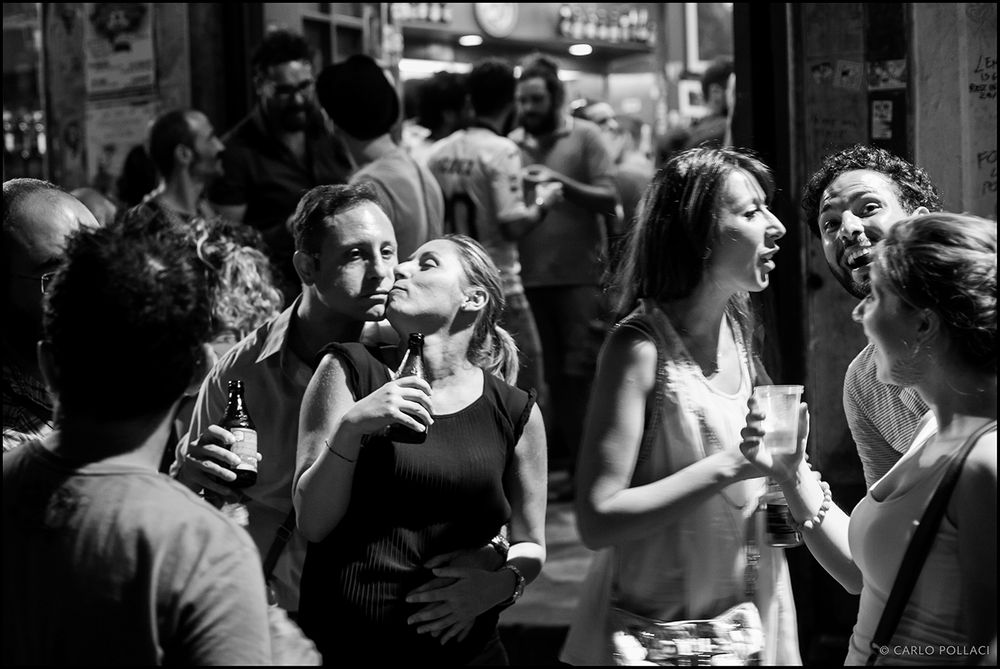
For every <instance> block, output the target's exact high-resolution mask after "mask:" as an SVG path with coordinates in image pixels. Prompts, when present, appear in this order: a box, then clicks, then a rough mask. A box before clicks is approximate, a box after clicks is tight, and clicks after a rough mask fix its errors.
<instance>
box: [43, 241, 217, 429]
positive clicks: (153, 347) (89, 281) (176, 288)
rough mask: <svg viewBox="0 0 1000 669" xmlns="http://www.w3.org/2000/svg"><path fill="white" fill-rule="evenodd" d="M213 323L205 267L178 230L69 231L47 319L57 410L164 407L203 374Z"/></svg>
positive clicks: (119, 413) (125, 414)
mask: <svg viewBox="0 0 1000 669" xmlns="http://www.w3.org/2000/svg"><path fill="white" fill-rule="evenodd" d="M210 324H211V308H210V300H209V296H208V287H207V281H206V278H205V268H204V266H203V265H202V264H201V261H200V260H199V259H198V256H197V254H196V252H195V249H194V247H193V246H192V244H191V243H190V242H189V240H188V239H187V238H186V236H185V235H184V234H183V233H182V232H180V231H178V230H176V229H173V228H170V227H167V226H162V225H149V226H144V225H141V224H136V223H134V224H131V225H122V224H112V225H110V226H106V227H103V228H95V229H83V230H80V231H79V232H77V233H75V234H73V235H72V236H71V237H70V239H69V242H68V244H67V248H66V256H65V260H64V262H63V265H62V267H61V268H60V269H59V271H58V272H57V274H56V277H55V279H54V280H53V282H52V286H51V288H50V289H49V293H48V294H47V299H46V300H45V313H44V328H45V341H46V342H47V343H48V345H49V346H50V349H51V352H52V357H53V360H54V362H55V363H56V368H57V372H58V374H57V379H56V385H57V386H58V387H57V388H56V391H57V394H58V397H59V404H60V406H61V408H62V410H63V411H64V412H66V413H67V414H75V415H81V416H82V415H86V416H90V417H96V418H99V419H121V418H133V417H138V416H143V415H148V414H151V413H153V412H156V411H162V410H165V409H167V408H169V407H170V405H171V404H173V403H174V402H175V401H176V400H177V398H178V397H180V396H181V394H182V393H183V392H184V390H185V389H186V388H188V386H189V385H190V384H191V382H192V381H193V380H194V379H195V375H196V373H197V372H198V371H199V370H200V369H201V368H202V364H203V360H204V353H203V350H202V344H203V343H204V342H206V341H208V338H209V328H210Z"/></svg>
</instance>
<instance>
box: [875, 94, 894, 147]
mask: <svg viewBox="0 0 1000 669" xmlns="http://www.w3.org/2000/svg"><path fill="white" fill-rule="evenodd" d="M872 139H892V100H872Z"/></svg>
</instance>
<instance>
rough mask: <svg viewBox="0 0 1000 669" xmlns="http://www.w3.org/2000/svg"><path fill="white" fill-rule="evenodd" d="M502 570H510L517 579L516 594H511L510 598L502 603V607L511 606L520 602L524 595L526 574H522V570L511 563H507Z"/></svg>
mask: <svg viewBox="0 0 1000 669" xmlns="http://www.w3.org/2000/svg"><path fill="white" fill-rule="evenodd" d="M500 569H509V570H510V571H512V572H514V578H515V579H516V580H515V582H514V592H513V593H512V594H511V596H510V597H509V598H507V599H505V600H503V601H502V602H500V606H510V605H511V604H513V603H514V602H516V601H517V600H519V599H520V598H521V595H523V594H524V574H522V573H521V570H520V569H518V568H517V567H516V566H514V565H512V564H511V563H510V562H505V563H504V565H503V566H502V567H500Z"/></svg>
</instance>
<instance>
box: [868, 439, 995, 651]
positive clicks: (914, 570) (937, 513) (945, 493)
mask: <svg viewBox="0 0 1000 669" xmlns="http://www.w3.org/2000/svg"><path fill="white" fill-rule="evenodd" d="M996 429H997V422H996V421H995V420H993V421H990V422H989V423H987V424H986V425H983V426H982V427H980V428H979V429H978V430H976V431H975V432H973V433H972V434H971V435H970V436H969V438H968V439H966V440H965V443H964V444H962V447H961V449H959V451H958V454H957V455H956V456H955V457H954V458H952V460H951V462H950V463H948V469H947V470H945V473H944V476H943V477H942V479H941V482H940V483H938V486H937V490H935V492H934V496H933V497H931V501H930V502H928V504H927V508H926V509H925V510H924V514H923V516H921V518H920V524H919V525H917V529H916V530H915V531H914V532H913V538H912V539H910V544H909V546H907V548H906V553H905V554H904V555H903V561H902V563H900V565H899V572H898V573H897V574H896V580H895V581H893V584H892V591H891V592H890V593H889V599H888V600H887V601H886V604H885V609H884V610H883V611H882V617H881V618H880V619H879V621H878V627H876V628H875V634H873V635H872V642H871V645H870V646H869V648H870V650H871V654H870V655H869V656H868V662H867V665H868V666H872V665H874V664H875V660H876V659H877V658H878V657H879V655H880V652H881V648H882V647H883V646H887V645H888V644H889V642H890V641H891V640H892V635H893V634H894V633H895V631H896V626H897V625H899V619H900V618H902V616H903V610H904V609H905V608H906V604H907V603H908V602H909V600H910V595H911V594H912V593H913V587H914V586H915V585H916V583H917V578H918V577H919V576H920V571H921V570H922V569H923V566H924V562H925V561H926V560H927V554H928V553H930V550H931V544H933V543H934V539H935V537H936V536H937V530H938V526H939V525H940V524H941V518H942V517H943V516H944V512H945V510H946V509H947V508H948V501H949V500H950V499H951V493H952V491H953V490H954V489H955V484H956V483H957V482H958V477H959V475H960V474H961V473H962V467H963V465H964V464H965V459H966V458H967V457H968V455H969V452H970V451H972V447H973V446H975V445H976V443H977V442H978V441H979V438H980V437H982V436H983V435H984V434H986V433H987V432H992V431H993V430H996Z"/></svg>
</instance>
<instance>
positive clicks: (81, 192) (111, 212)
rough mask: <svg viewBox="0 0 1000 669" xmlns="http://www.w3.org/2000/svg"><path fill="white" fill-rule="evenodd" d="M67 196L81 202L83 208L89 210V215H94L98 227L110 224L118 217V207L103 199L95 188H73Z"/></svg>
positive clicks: (105, 198)
mask: <svg viewBox="0 0 1000 669" xmlns="http://www.w3.org/2000/svg"><path fill="white" fill-rule="evenodd" d="M69 194H70V195H72V196H73V197H75V198H76V199H77V200H79V201H80V202H82V203H83V206H85V207H86V208H87V209H89V210H90V213H92V214H93V215H94V218H96V219H97V222H98V223H99V224H100V225H107V224H108V223H111V222H112V221H113V220H115V216H117V215H118V207H117V206H116V205H115V203H114V202H112V201H111V200H109V199H108V198H107V197H105V196H104V194H103V193H101V191H99V190H97V189H96V188H91V187H90V186H84V187H82V188H74V189H73V190H71V191H70V192H69Z"/></svg>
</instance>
